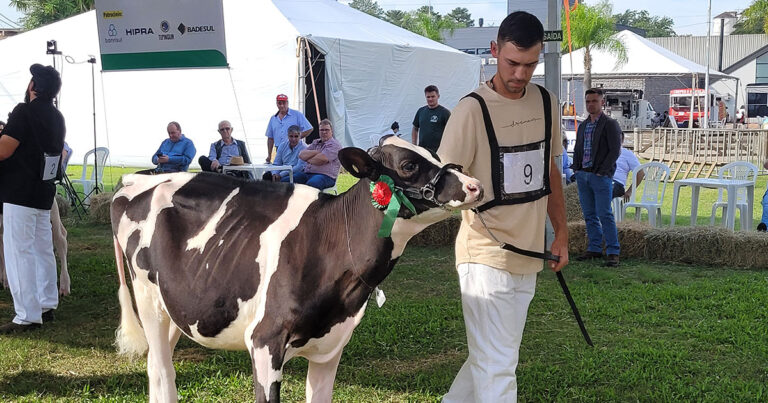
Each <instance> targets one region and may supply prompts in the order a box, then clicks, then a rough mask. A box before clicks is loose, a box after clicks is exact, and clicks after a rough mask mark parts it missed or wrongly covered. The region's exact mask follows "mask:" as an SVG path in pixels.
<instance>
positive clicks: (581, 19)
mask: <svg viewBox="0 0 768 403" xmlns="http://www.w3.org/2000/svg"><path fill="white" fill-rule="evenodd" d="M612 12H613V10H612V8H611V5H610V3H608V1H607V0H603V1H602V2H600V3H598V4H596V5H594V6H588V5H586V4H583V3H582V4H579V5H578V6H577V7H576V9H574V10H573V11H571V12H570V19H571V42H572V45H573V50H576V49H581V48H584V88H592V54H591V51H592V49H600V50H605V51H607V52H608V53H611V54H613V55H615V56H616V67H619V66H621V65H622V64H624V63H626V62H627V48H626V47H625V46H624V43H623V42H622V41H621V40H620V39H618V38H617V37H616V36H615V35H614V34H615V33H616V29H615V27H614V21H613V17H612ZM566 14H567V13H563V22H562V26H563V29H564V30H565V29H566V28H565V26H566V23H565V18H566ZM563 48H564V49H563V51H564V52H567V51H568V43H567V41H563Z"/></svg>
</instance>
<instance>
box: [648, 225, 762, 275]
mask: <svg viewBox="0 0 768 403" xmlns="http://www.w3.org/2000/svg"><path fill="white" fill-rule="evenodd" d="M766 248H768V234H765V233H757V232H751V231H749V232H732V231H729V230H727V229H725V228H722V227H675V228H663V229H653V230H651V231H650V232H649V233H648V235H647V236H646V257H647V258H649V259H655V260H665V261H672V262H682V263H692V264H702V265H708V266H724V267H745V268H762V269H764V268H768V256H766V255H765V250H767V249H766Z"/></svg>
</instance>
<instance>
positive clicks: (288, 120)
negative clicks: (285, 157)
mask: <svg viewBox="0 0 768 403" xmlns="http://www.w3.org/2000/svg"><path fill="white" fill-rule="evenodd" d="M276 101H277V113H275V114H274V116H272V117H271V118H270V119H269V124H268V125H267V133H266V136H267V163H269V162H271V160H272V148H273V147H274V146H278V147H280V144H282V143H283V142H287V141H288V128H289V127H291V126H293V125H296V126H299V127H300V128H301V138H304V137H307V136H309V134H310V133H312V130H313V129H314V128H313V127H312V125H311V124H310V123H309V121H308V120H307V118H306V117H305V116H304V114H303V113H301V112H299V111H297V110H295V109H291V108H289V107H288V95H285V94H279V95H278V96H277V100H276Z"/></svg>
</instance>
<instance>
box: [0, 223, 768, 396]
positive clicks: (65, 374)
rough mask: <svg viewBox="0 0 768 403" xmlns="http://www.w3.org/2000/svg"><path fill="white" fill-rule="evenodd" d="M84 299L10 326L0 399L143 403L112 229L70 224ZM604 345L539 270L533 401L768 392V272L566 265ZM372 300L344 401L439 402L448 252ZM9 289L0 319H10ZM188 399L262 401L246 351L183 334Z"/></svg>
mask: <svg viewBox="0 0 768 403" xmlns="http://www.w3.org/2000/svg"><path fill="white" fill-rule="evenodd" d="M68 229H69V242H70V267H71V275H72V291H73V293H72V295H70V296H68V297H65V298H63V300H62V301H61V304H60V308H59V310H58V311H57V313H56V321H55V322H53V323H51V324H47V325H44V327H43V329H41V330H39V331H36V332H31V333H28V334H22V335H14V336H0V357H1V358H0V400H1V401H54V400H55V401H137V402H139V401H146V398H147V379H146V361H145V360H144V359H140V360H136V361H130V360H128V359H127V358H125V357H122V356H118V355H117V354H116V353H115V349H114V347H113V346H112V342H113V339H114V330H115V327H116V325H117V322H118V316H119V308H118V302H117V298H116V291H117V276H116V273H115V268H114V262H113V258H112V247H111V238H110V235H109V228H108V226H106V225H95V224H71V223H70V225H68ZM566 278H567V279H568V283H569V285H570V288H571V292H572V293H573V295H574V298H575V299H576V302H577V304H578V305H579V308H580V309H581V313H582V315H583V317H584V318H585V322H586V325H587V328H588V329H589V332H590V334H591V336H592V339H593V341H594V343H595V347H594V348H590V347H588V346H587V345H586V344H585V343H584V341H583V340H582V338H581V335H580V333H579V330H578V327H577V325H576V323H575V321H574V320H573V317H572V316H571V313H570V310H569V308H568V305H567V303H566V301H565V298H564V297H563V295H562V292H561V291H560V289H559V286H558V284H557V281H556V279H555V276H554V275H553V274H552V273H551V272H549V271H545V272H542V274H541V275H540V276H539V279H538V286H537V292H536V297H535V298H534V300H533V302H532V304H531V307H530V312H529V316H528V321H527V325H526V329H525V335H524V337H523V343H522V347H521V352H520V364H519V367H518V381H519V397H520V400H521V401H542V402H550V401H563V402H566V401H648V402H657V401H706V402H725V401H738V402H749V401H755V402H758V401H766V400H767V399H768V386H766V385H768V332H766V323H768V272H766V271H751V270H743V269H738V270H736V269H731V268H727V267H722V268H705V267H696V266H683V265H662V264H656V263H648V262H643V261H632V260H629V261H623V262H622V266H621V267H620V268H618V269H606V268H603V267H600V266H598V265H596V264H585V263H574V264H571V265H570V266H569V267H568V269H567V271H566ZM382 288H383V289H384V291H385V292H386V294H387V302H386V304H385V305H384V306H383V307H382V308H378V307H376V304H375V303H373V302H371V303H370V304H369V306H368V310H367V313H366V316H365V317H364V318H363V321H362V323H361V324H360V326H359V327H358V329H357V330H356V331H355V333H354V335H353V337H352V340H351V341H350V343H349V345H348V346H347V347H346V349H345V351H344V356H343V358H342V360H341V365H340V367H339V371H338V376H337V379H336V388H335V392H334V400H335V401H342V402H347V401H349V402H382V401H385V402H423V401H427V402H435V401H438V400H439V399H440V397H441V396H442V394H444V393H445V392H446V391H447V390H448V388H449V387H450V384H451V381H452V380H453V377H454V376H455V374H456V372H457V371H458V369H459V367H460V366H461V364H462V362H463V360H464V359H465V357H466V341H465V335H464V323H463V319H462V314H461V303H460V298H459V289H458V279H457V277H456V274H455V270H454V267H453V252H452V248H447V247H446V248H435V247H410V248H408V249H406V253H405V255H404V256H403V258H402V259H401V260H400V262H399V263H398V265H397V267H396V268H395V270H394V272H393V273H392V275H390V276H389V278H387V280H386V281H385V282H384V284H383V285H382ZM11 304H12V303H11V297H10V294H9V292H8V291H7V290H2V291H0V318H2V320H3V321H5V320H8V319H10V318H11V316H12V306H11ZM174 358H175V359H174V361H175V365H176V371H177V385H178V388H179V395H180V397H181V398H182V399H184V400H187V401H251V400H252V381H251V365H250V359H249V357H248V355H247V354H246V353H245V352H227V351H214V350H208V349H205V348H202V347H200V346H198V345H196V344H194V343H192V342H190V341H189V340H186V339H184V338H182V340H181V342H180V343H179V345H178V347H177V349H176V351H175V354H174ZM305 371H306V363H305V361H304V360H303V359H294V360H292V361H290V362H289V363H288V364H287V366H286V369H285V377H284V382H283V391H282V396H283V398H284V400H285V401H303V397H304V376H305Z"/></svg>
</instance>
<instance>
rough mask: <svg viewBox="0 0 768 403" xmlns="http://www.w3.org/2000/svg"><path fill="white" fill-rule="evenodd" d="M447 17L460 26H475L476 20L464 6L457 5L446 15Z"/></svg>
mask: <svg viewBox="0 0 768 403" xmlns="http://www.w3.org/2000/svg"><path fill="white" fill-rule="evenodd" d="M445 18H450V19H452V20H453V21H455V22H456V24H458V25H459V26H460V27H464V28H466V27H474V26H475V20H473V19H472V14H470V13H469V10H467V9H466V8H464V7H456V8H454V9H453V10H451V12H450V13H448V14H446V15H445Z"/></svg>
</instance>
